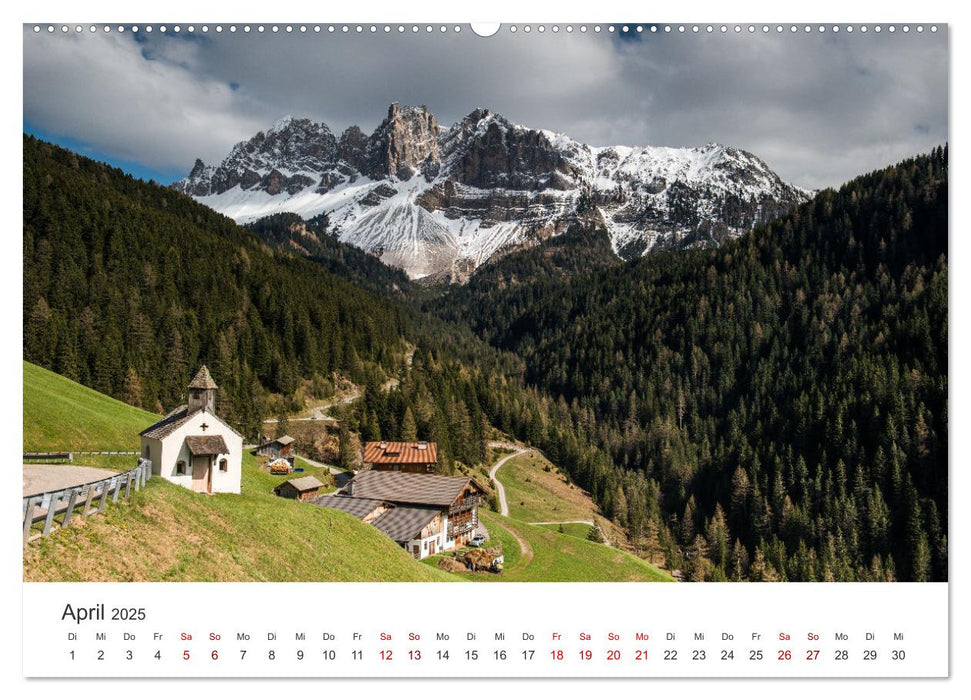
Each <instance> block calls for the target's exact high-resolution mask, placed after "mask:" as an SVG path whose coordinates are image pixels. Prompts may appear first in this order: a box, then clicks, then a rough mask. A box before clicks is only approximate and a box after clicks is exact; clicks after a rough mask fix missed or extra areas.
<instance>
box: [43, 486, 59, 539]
mask: <svg viewBox="0 0 971 700" xmlns="http://www.w3.org/2000/svg"><path fill="white" fill-rule="evenodd" d="M61 493H62V492H60V491H59V492H58V493H52V494H51V500H50V501H49V502H48V503H47V517H46V518H44V532H43V533H42V534H41V536H42V537H47V536H48V535H49V534H51V524H52V523H53V522H54V511H56V510H57V502H58V501H59V500H61V498H60V496H61Z"/></svg>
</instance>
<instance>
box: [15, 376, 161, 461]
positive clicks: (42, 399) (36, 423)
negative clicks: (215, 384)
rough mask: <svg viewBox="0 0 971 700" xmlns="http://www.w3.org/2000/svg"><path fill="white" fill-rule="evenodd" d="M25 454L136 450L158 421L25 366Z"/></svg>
mask: <svg viewBox="0 0 971 700" xmlns="http://www.w3.org/2000/svg"><path fill="white" fill-rule="evenodd" d="M23 366H24V450H25V451H28V452H32V451H54V450H137V449H139V439H138V433H139V431H141V430H144V429H145V428H146V427H147V426H149V425H151V424H152V422H153V421H155V420H158V416H156V415H154V414H152V413H149V412H148V411H143V410H141V409H140V408H133V407H132V406H129V405H128V404H125V403H122V402H121V401H118V400H117V399H113V398H111V397H110V396H105V395H104V394H99V393H98V392H96V391H94V390H92V389H89V388H87V387H85V386H81V385H80V384H77V383H75V382H72V381H71V380H70V379H65V378H64V377H62V376H60V375H58V374H54V373H53V372H50V371H48V370H46V369H43V368H41V367H38V366H37V365H34V364H31V363H29V362H24V363H23Z"/></svg>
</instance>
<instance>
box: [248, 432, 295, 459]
mask: <svg viewBox="0 0 971 700" xmlns="http://www.w3.org/2000/svg"><path fill="white" fill-rule="evenodd" d="M294 442H296V439H295V438H292V437H290V436H289V435H281V436H280V437H278V438H274V439H273V440H267V441H266V442H264V443H263V444H261V445H260V446H259V447H257V448H256V454H258V455H259V456H261V457H269V458H271V459H278V458H280V457H282V458H283V459H286V460H289V461H291V462H292V461H293V443H294Z"/></svg>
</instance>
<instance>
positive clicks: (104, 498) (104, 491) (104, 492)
mask: <svg viewBox="0 0 971 700" xmlns="http://www.w3.org/2000/svg"><path fill="white" fill-rule="evenodd" d="M109 486H110V484H109V483H108V482H107V481H102V482H101V503H100V504H98V512H99V513H104V512H105V506H106V505H108V492H109V491H110V490H111V489H110V488H108V487H109Z"/></svg>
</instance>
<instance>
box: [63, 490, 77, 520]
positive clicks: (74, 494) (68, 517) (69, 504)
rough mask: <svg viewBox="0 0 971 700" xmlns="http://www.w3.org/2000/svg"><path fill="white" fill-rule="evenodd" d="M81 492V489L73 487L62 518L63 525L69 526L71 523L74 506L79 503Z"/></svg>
mask: <svg viewBox="0 0 971 700" xmlns="http://www.w3.org/2000/svg"><path fill="white" fill-rule="evenodd" d="M79 493H81V489H78V488H74V489H71V497H70V498H69V499H68V500H67V510H66V511H64V517H63V518H61V527H68V525H69V524H70V522H71V516H73V515H74V506H75V505H77V502H78V494H79Z"/></svg>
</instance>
